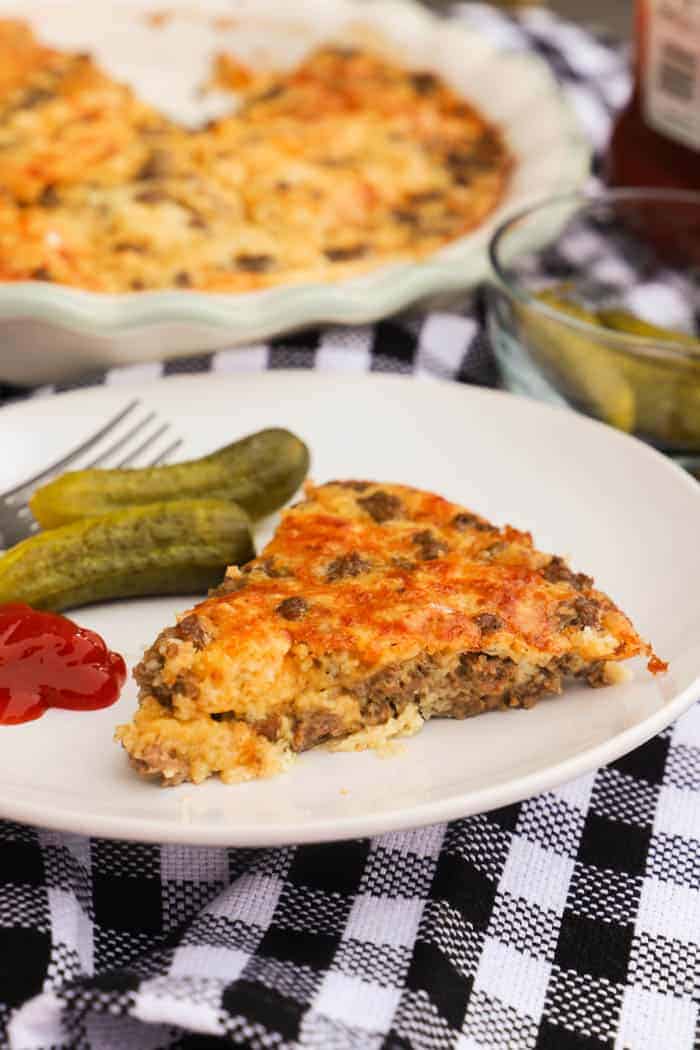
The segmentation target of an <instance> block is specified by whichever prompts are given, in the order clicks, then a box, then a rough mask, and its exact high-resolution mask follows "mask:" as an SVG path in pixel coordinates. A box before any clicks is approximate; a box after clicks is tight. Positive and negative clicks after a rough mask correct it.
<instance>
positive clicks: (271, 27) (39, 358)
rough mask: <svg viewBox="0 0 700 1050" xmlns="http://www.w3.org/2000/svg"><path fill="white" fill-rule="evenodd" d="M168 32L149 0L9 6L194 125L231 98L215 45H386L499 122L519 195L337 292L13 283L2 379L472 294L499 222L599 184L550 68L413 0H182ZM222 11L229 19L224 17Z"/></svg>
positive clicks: (261, 58) (6, 298)
mask: <svg viewBox="0 0 700 1050" xmlns="http://www.w3.org/2000/svg"><path fill="white" fill-rule="evenodd" d="M165 6H166V8H167V11H168V14H169V18H168V20H167V21H166V22H165V24H162V25H154V24H152V20H151V21H149V19H148V13H149V12H150V13H152V12H153V9H154V4H153V3H152V2H149V0H120V2H119V0H96V2H94V3H91V4H89V5H86V4H83V3H80V0H29V2H27V0H0V15H1V16H5V15H16V16H18V17H22V18H25V19H27V20H29V21H30V23H31V24H32V25H33V27H34V29H35V31H37V32H38V33H39V35H40V36H41V37H42V39H44V40H46V41H48V42H49V43H53V44H55V45H56V46H62V47H74V48H78V49H88V50H90V51H91V52H92V53H93V54H94V55H95V56H96V58H97V59H98V61H99V62H100V63H101V64H102V65H103V66H104V67H106V68H107V69H108V70H109V71H110V72H112V73H113V74H114V75H116V76H117V77H119V78H120V79H123V80H126V81H127V82H129V83H131V84H132V85H133V86H134V87H135V88H136V90H137V92H138V93H139V94H140V95H141V97H143V98H145V99H146V100H147V101H149V102H151V103H152V104H154V105H156V106H158V107H159V108H160V109H162V110H163V111H164V112H166V113H167V114H168V115H169V116H171V117H174V118H175V119H178V120H181V121H183V122H184V123H188V124H190V123H196V122H198V121H199V120H202V119H206V118H207V117H208V116H211V115H212V108H211V107H212V106H214V107H218V106H220V105H221V104H222V102H223V100H222V99H220V98H218V99H217V98H216V97H214V98H213V99H212V98H206V99H204V100H203V99H201V98H200V97H198V95H197V86H198V85H199V84H201V82H202V80H203V79H204V74H205V71H206V69H207V67H208V63H209V62H210V59H211V55H212V53H213V52H214V51H218V50H222V49H230V50H231V51H233V52H234V53H235V54H237V55H238V56H240V57H241V58H242V59H243V60H244V61H248V62H249V63H250V64H251V65H253V66H255V65H259V64H261V63H263V64H266V65H268V66H273V67H275V68H279V67H284V66H286V65H293V64H294V63H296V62H297V61H299V59H300V58H301V56H302V55H303V54H304V53H305V52H306V51H308V50H310V49H311V48H313V47H314V46H316V45H318V44H320V43H322V42H323V41H326V40H343V41H347V42H356V43H362V42H363V41H368V40H370V41H372V40H374V41H381V45H382V46H385V45H389V46H390V47H391V49H392V52H393V53H395V54H397V55H398V56H399V57H400V58H401V59H402V60H403V61H405V62H406V63H407V64H409V65H412V66H414V67H419V68H422V69H429V70H431V71H433V72H435V73H438V74H440V75H441V76H443V77H444V78H445V79H446V80H447V81H448V82H449V83H450V84H452V85H453V86H454V87H455V89H456V90H457V91H458V92H460V93H462V94H464V95H465V96H466V97H468V98H469V99H470V100H471V101H473V102H474V103H475V104H476V105H477V107H478V108H479V109H480V110H481V111H482V112H483V113H484V114H485V115H486V116H487V118H490V119H492V120H493V121H495V122H496V123H497V124H499V125H500V126H501V127H502V128H503V130H504V132H505V136H506V140H507V142H508V144H509V146H510V148H511V151H512V153H513V154H514V157H515V169H514V173H513V177H512V179H511V183H510V186H509V188H508V191H507V193H506V195H505V197H504V199H503V200H502V202H501V203H500V205H499V207H498V208H497V209H496V210H495V211H494V212H493V213H492V214H491V216H490V217H489V218H488V220H487V221H486V222H485V223H484V224H483V225H482V226H480V227H479V228H478V229H477V230H475V231H474V232H472V233H470V234H469V235H467V236H465V237H462V238H460V239H459V240H457V241H454V242H453V243H451V244H450V245H448V246H447V247H446V248H444V249H442V250H441V251H439V252H437V253H435V254H434V255H431V256H429V257H428V258H426V259H424V260H422V261H419V262H416V263H412V264H403V263H402V264H399V265H391V266H384V267H381V268H379V269H376V270H374V271H372V272H369V273H367V274H365V275H363V276H361V277H356V278H353V279H351V280H345V281H342V282H338V283H335V284H323V285H322V284H297V285H293V286H292V285H287V286H279V287H275V288H271V289H266V290H263V291H257V292H252V293H245V294H236V295H222V294H213V293H204V292H193V291H182V290H177V291H165V292H133V293H128V294H123V295H106V294H103V293H96V292H89V291H81V290H77V289H73V288H68V287H63V286H60V285H50V284H46V283H44V282H34V281H30V282H18V283H6V284H0V379H3V380H6V381H9V382H17V383H40V382H55V381H60V380H66V379H69V378H71V377H73V376H76V375H78V374H80V373H81V372H85V371H88V370H95V369H99V368H107V367H111V366H114V365H118V364H133V363H136V362H141V361H146V360H155V359H161V358H163V357H166V356H167V357H176V356H179V355H187V354H193V353H201V352H205V351H211V350H217V349H223V348H226V347H231V346H236V345H241V344H250V343H254V342H259V341H261V340H266V339H269V338H272V337H274V336H278V335H280V334H282V333H284V332H288V331H291V330H295V329H299V328H302V327H305V326H308V325H312V324H319V323H333V322H337V323H345V324H360V323H367V322H371V321H374V320H376V319H378V318H380V317H384V316H387V315H389V314H391V313H394V312H396V311H397V310H399V309H402V308H404V307H407V306H408V305H410V304H423V305H426V304H427V303H428V302H430V301H431V300H434V299H435V297H444V296H445V295H450V294H453V293H455V292H459V291H461V290H464V289H466V288H468V287H469V286H471V285H473V284H474V283H475V282H478V281H479V280H481V279H482V278H484V277H485V276H486V274H487V272H488V262H487V256H486V247H487V244H488V240H489V237H490V235H491V233H492V232H493V230H494V229H495V227H496V225H497V224H498V223H499V222H501V221H502V220H503V218H504V217H505V216H506V215H507V214H510V213H511V212H513V211H515V210H517V209H520V208H523V207H524V206H526V205H527V204H528V203H531V202H533V201H534V200H535V199H539V198H542V197H547V196H550V195H552V194H557V193H566V192H570V191H573V190H575V189H577V188H579V187H580V186H581V184H582V183H583V181H584V180H585V178H586V175H587V172H588V168H589V161H590V150H589V147H588V145H587V144H586V142H585V141H584V139H583V136H582V134H581V132H580V130H579V127H578V123H577V120H576V117H575V116H574V114H573V111H572V110H571V108H570V106H569V104H568V103H567V102H566V100H565V99H564V97H563V95H562V94H561V92H560V90H559V88H558V86H557V84H556V81H555V79H554V77H553V75H552V74H551V72H550V71H549V68H548V67H547V65H546V64H545V63H544V62H543V61H542V60H541V59H539V58H538V57H536V56H535V55H532V54H524V53H516V52H509V51H503V50H497V49H496V48H494V47H493V46H492V45H491V44H490V43H489V42H488V41H487V40H486V39H485V38H484V36H483V35H482V34H481V33H479V32H477V31H475V30H472V29H470V28H469V27H468V25H467V24H466V23H464V22H462V21H459V20H455V19H453V20H449V21H448V20H446V19H443V18H440V17H438V16H436V15H433V14H430V13H429V12H427V11H426V10H425V9H423V8H421V7H420V6H419V5H418V4H417V3H415V2H413V0H371V2H370V0H334V2H333V3H332V4H330V3H328V2H327V0H299V2H298V3H296V4H295V5H294V6H293V12H290V8H289V6H288V5H286V4H285V3H284V0H206V2H202V3H199V4H197V5H194V4H191V3H188V2H187V0H172V2H169V3H168V4H167V5H165ZM217 16H219V19H221V17H225V18H226V22H225V23H224V26H225V27H224V28H222V22H221V21H219V22H216V21H215V19H216V18H217Z"/></svg>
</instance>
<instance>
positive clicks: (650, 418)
mask: <svg viewBox="0 0 700 1050" xmlns="http://www.w3.org/2000/svg"><path fill="white" fill-rule="evenodd" d="M598 317H599V319H600V321H601V323H602V324H604V325H606V326H607V327H608V328H611V329H614V330H615V331H617V332H620V333H624V334H625V335H631V336H638V337H641V338H642V339H649V340H652V341H654V340H658V341H659V343H660V344H661V346H660V349H662V347H663V344H664V343H668V342H673V343H676V344H677V345H679V346H681V347H683V348H687V350H688V353H687V354H685V355H684V354H683V353H679V354H678V355H676V356H668V355H664V354H663V353H660V354H659V355H658V356H655V355H654V354H653V353H652V354H649V355H646V356H643V355H641V354H639V355H637V356H636V357H632V356H630V357H629V358H628V359H627V360H626V363H625V373H626V375H627V378H628V380H629V381H630V382H631V383H632V384H633V386H634V389H635V392H636V396H637V429H638V431H639V432H640V433H641V434H644V436H645V437H647V438H649V439H651V440H652V441H655V442H657V443H658V444H660V445H663V446H665V447H671V448H674V447H675V448H682V449H689V448H697V447H698V443H699V442H700V340H698V339H696V338H695V337H694V336H692V335H688V334H687V333H685V332H677V331H674V330H673V329H672V328H662V327H661V326H660V325H655V324H650V323H649V321H643V320H642V319H641V318H639V317H635V315H634V314H631V313H629V311H628V310H625V309H622V308H620V307H617V308H610V309H605V310H600V311H599V313H598Z"/></svg>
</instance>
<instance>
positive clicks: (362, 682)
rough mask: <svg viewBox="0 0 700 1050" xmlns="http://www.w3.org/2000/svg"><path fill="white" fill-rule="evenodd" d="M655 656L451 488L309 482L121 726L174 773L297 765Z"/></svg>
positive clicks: (247, 772) (168, 641) (612, 609)
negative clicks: (323, 746) (295, 760)
mask: <svg viewBox="0 0 700 1050" xmlns="http://www.w3.org/2000/svg"><path fill="white" fill-rule="evenodd" d="M640 654H646V655H648V656H650V655H651V650H650V648H649V646H648V645H647V644H645V643H644V642H643V641H641V639H640V638H639V636H638V635H637V633H636V631H635V630H634V628H633V627H632V625H631V623H630V621H629V620H628V619H627V617H626V616H625V615H624V614H623V613H622V612H621V611H620V610H619V609H618V608H617V607H616V606H615V605H614V604H613V602H612V601H611V600H610V599H609V598H608V597H607V596H606V595H605V594H603V593H602V592H601V591H599V590H597V589H596V588H595V587H594V585H593V580H592V579H591V578H590V577H588V576H585V575H583V574H582V573H576V572H573V571H572V570H571V569H570V568H569V567H568V565H567V564H566V563H565V562H564V561H563V559H561V558H559V557H556V556H552V555H550V554H545V553H542V552H540V551H538V550H536V549H535V548H534V547H533V544H532V538H531V537H530V535H529V534H528V533H523V532H519V531H517V530H516V529H513V528H511V527H510V526H508V525H506V526H505V527H503V528H500V529H499V528H497V527H495V526H494V525H491V524H490V523H489V522H487V521H485V520H484V519H482V518H480V517H479V516H477V515H476V514H473V513H472V512H471V511H468V510H466V509H465V508H463V507H459V506H457V505H455V504H453V503H450V502H448V501H447V500H445V499H442V498H441V497H439V496H436V495H433V494H431V493H428V492H423V491H419V490H417V489H412V488H408V487H405V486H400V485H389V484H379V483H375V482H366V481H343V482H330V483H328V484H327V485H323V486H320V487H314V486H312V485H308V486H307V490H306V499H305V500H303V501H302V502H301V503H299V504H297V505H296V506H294V507H293V508H291V509H289V510H287V511H286V512H284V514H283V518H282V522H281V524H280V526H279V529H278V531H277V533H276V535H275V537H274V538H273V539H272V541H271V542H270V543H269V544H268V546H267V547H266V548H265V550H264V551H263V552H262V554H261V556H260V557H259V558H257V559H255V560H254V561H252V562H251V563H250V564H248V565H246V566H245V567H244V568H243V569H242V570H239V569H237V568H232V569H229V571H228V573H227V576H226V579H225V581H224V583H223V584H222V586H221V587H220V588H219V590H218V591H217V592H216V593H214V594H213V595H212V596H210V597H209V598H208V599H207V600H206V601H204V602H202V603H201V604H200V605H197V606H196V607H195V608H194V609H192V610H190V611H189V612H187V613H185V614H184V615H183V616H182V617H181V618H180V620H179V623H178V624H177V625H176V626H175V627H170V628H168V629H166V630H165V631H163V632H162V633H161V635H160V636H159V638H158V639H157V640H156V642H155V643H154V645H153V646H152V647H151V648H150V649H149V650H148V651H147V652H146V654H145V656H144V658H143V661H142V662H141V663H140V665H139V666H138V667H137V668H136V671H135V676H136V679H137V681H138V683H139V686H140V699H139V709H138V711H137V712H136V715H135V717H134V720H133V722H131V723H130V724H129V725H126V726H122V727H120V728H119V730H118V733H117V736H118V739H119V740H121V742H122V744H123V745H124V747H125V748H126V749H127V751H128V752H129V754H130V756H131V759H132V761H133V764H134V766H135V767H136V769H137V770H138V771H139V772H141V773H143V774H145V775H150V776H155V777H157V778H158V779H159V780H161V782H163V783H166V784H173V783H179V782H181V781H183V780H191V781H194V782H198V781H200V780H203V779H205V778H206V777H208V776H210V775H212V774H216V773H218V774H219V775H220V776H221V778H222V779H223V780H225V781H227V782H233V781H237V780H246V779H250V778H252V777H257V776H265V775H268V774H271V773H274V772H277V771H278V770H280V769H283V768H285V767H286V766H287V765H288V763H289V761H290V759H291V757H292V755H293V754H294V753H295V752H298V751H303V750H305V749H307V748H310V747H313V746H315V745H317V744H319V743H322V742H324V741H326V742H328V741H333V742H335V746H342V747H345V748H360V747H367V746H380V745H382V744H383V743H385V742H386V741H387V740H388V739H390V738H391V737H393V736H396V735H401V734H406V733H410V732H414V731H415V730H417V729H418V728H420V726H421V725H422V723H423V721H424V720H425V719H427V718H430V717H431V716H435V715H437V716H447V717H453V718H465V717H467V716H470V715H475V714H479V713H480V712H483V711H489V710H492V709H494V708H499V707H506V708H512V707H529V706H531V705H532V704H533V703H534V702H535V701H536V700H537V699H539V698H540V697H542V696H544V695H547V694H554V693H559V692H561V690H562V685H563V683H564V680H565V679H566V678H567V677H569V676H575V677H579V678H583V679H585V680H586V681H587V682H588V683H589V684H590V685H593V686H598V685H602V684H605V683H606V682H607V681H610V680H612V678H613V677H614V676H613V674H612V671H613V669H614V668H615V667H616V666H617V664H618V662H619V661H621V660H626V659H628V658H630V657H633V656H637V655H640Z"/></svg>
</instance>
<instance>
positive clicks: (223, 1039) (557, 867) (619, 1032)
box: [0, 6, 700, 1050]
mask: <svg viewBox="0 0 700 1050" xmlns="http://www.w3.org/2000/svg"><path fill="white" fill-rule="evenodd" d="M455 15H456V17H467V18H469V19H470V20H472V22H474V23H475V24H477V25H479V26H480V27H481V28H482V29H483V30H484V31H485V32H487V33H488V34H489V35H491V36H492V38H494V39H495V40H496V41H497V42H499V43H502V44H503V45H505V46H509V47H516V48H523V47H529V48H535V49H536V50H537V51H539V52H540V53H541V54H542V55H544V56H545V57H546V58H547V59H548V61H550V62H551V63H552V66H553V67H554V69H555V71H556V72H557V74H558V75H559V76H560V78H561V80H562V84H563V88H564V90H565V91H566V92H567V94H568V95H569V96H570V97H571V99H572V101H573V103H574V105H575V106H576V108H577V110H578V112H579V113H580V115H581V118H582V120H583V122H584V124H585V126H586V128H587V129H588V131H589V133H590V135H591V137H592V139H593V141H594V143H595V144H596V146H597V147H598V148H600V147H602V145H603V144H604V142H605V139H606V136H607V133H608V129H609V122H610V115H611V111H612V109H614V107H615V106H617V105H619V104H620V103H621V102H622V101H623V99H624V95H625V91H626V89H627V86H628V85H627V79H626V75H625V66H624V62H623V60H622V58H621V57H620V55H619V54H618V53H616V52H615V51H614V50H613V49H611V48H610V47H609V46H608V45H607V44H606V43H605V42H604V41H601V40H598V39H595V38H594V37H592V36H590V35H588V34H586V33H584V32H583V31H582V30H580V29H578V28H576V27H574V26H573V25H569V24H567V23H563V22H561V21H558V20H556V19H555V18H553V17H552V16H550V15H547V14H545V13H544V12H542V11H537V10H534V11H531V12H530V13H528V14H526V15H524V16H523V17H522V19H521V20H519V21H516V20H514V19H510V18H508V17H506V16H504V15H503V14H500V13H498V12H496V11H495V10H494V9H489V8H488V7H486V6H468V7H467V6H465V7H460V8H458V9H457V10H456V12H455ZM290 366H291V367H297V368H311V367H315V368H320V369H326V370H336V371H339V372H342V371H348V370H360V371H364V370H370V369H373V370H378V371H398V372H406V373H416V374H421V373H422V374H429V375H435V376H441V377H452V378H454V379H457V380H459V381H462V382H480V383H484V382H485V383H495V382H496V381H497V376H496V372H495V370H494V367H493V364H492V361H491V358H490V356H489V352H488V347H487V346H486V344H485V341H484V339H483V337H482V334H481V327H480V316H479V302H478V296H477V297H476V298H475V299H472V300H471V301H470V302H469V303H468V304H467V306H466V307H465V310H464V312H463V313H456V312H455V313H452V314H433V315H430V316H428V317H424V318H421V319H419V320H413V321H406V320H405V319H397V320H391V321H386V322H383V323H382V324H379V325H377V326H375V327H373V328H371V329H370V328H367V329H353V330H350V329H343V328H335V329H332V330H326V331H322V332H313V333H305V334H304V335H301V336H294V337H293V338H285V339H280V340H276V341H274V342H273V343H271V344H269V345H265V346H256V347H251V348H248V349H238V350H233V351H230V352H224V353H219V354H216V355H213V356H206V357H197V358H192V359H189V360H185V361H182V360H181V361H177V362H172V363H169V364H165V365H162V364H159V365H146V366H138V367H136V368H126V369H122V370H117V371H114V372H111V373H109V374H108V375H106V376H100V377H91V378H90V380H89V381H90V382H106V383H110V384H118V383H122V382H132V381H134V380H135V379H138V380H140V381H143V382H147V381H148V380H149V379H150V378H153V377H158V376H160V375H162V374H165V375H169V374H172V373H175V372H191V371H207V370H222V371H229V370H236V369H242V370H245V369H261V368H266V367H269V368H278V367H290ZM42 392H43V391H42ZM10 393H12V392H11V391H9V390H5V391H4V395H5V396H7V395H9V394H10ZM231 790H235V788H234V789H231ZM699 952H700V705H696V707H695V708H693V709H691V711H690V712H689V713H688V714H687V715H686V716H685V717H684V718H682V719H681V720H680V721H679V722H677V723H676V724H675V725H674V726H672V727H671V728H669V729H668V730H667V731H666V732H665V733H663V734H661V735H660V736H658V737H656V738H655V739H653V740H651V741H649V742H648V743H647V744H645V745H644V746H643V747H641V748H639V749H638V750H636V751H634V752H633V753H631V754H629V755H627V756H626V757H624V758H622V759H620V760H619V761H617V762H614V763H613V764H612V765H610V766H608V767H606V768H604V769H601V770H599V771H598V772H596V773H594V774H591V775H589V776H586V777H583V778H581V779H579V780H576V781H574V782H572V783H569V784H566V785H564V786H563V787H561V788H559V789H557V790H555V791H552V792H549V793H547V794H544V795H541V796H539V797H537V798H534V799H531V800H529V801H527V802H523V803H522V804H520V805H515V806H510V807H508V808H506V809H501V810H497V811H495V812H492V813H487V814H483V815H481V816H476V817H471V818H469V819H466V820H460V821H455V822H454V823H451V824H448V825H437V826H434V827H429V828H424V829H420V830H417V831H413V832H408V833H401V834H391V835H385V836H382V837H381V838H377V839H374V840H359V841H351V842H345V843H340V844H331V845H323V846H303V847H297V848H288V849H275V850H235V849H229V850H225V849H207V848H194V847H185V846H172V845H161V846H156V845H140V844H128V843H123V842H115V841H99V840H90V839H88V838H84V837H80V836H73V835H61V834H57V833H54V832H48V831H42V830H37V829H32V828H28V827H23V826H20V825H16V824H12V823H7V822H4V823H3V822H0V1046H2V1047H4V1046H8V1047H11V1048H12V1050H50V1048H57V1050H58V1048H61V1050H68V1048H70V1050H85V1048H87V1050H114V1048H119V1050H123V1048H125V1047H126V1048H129V1050H166V1048H168V1050H209V1048H211V1050H213V1048H219V1047H225V1046H243V1047H249V1048H254V1050H263V1048H265V1050H271V1048H275V1050H285V1048H289V1050H292V1048H308V1050H365V1048H368V1050H443V1048H444V1050H448V1048H450V1050H601V1048H611V1050H613V1048H614V1050H691V1048H692V1047H700V1022H699V1020H698V1014H699V1007H700V983H699V981H700V979H699V974H700V959H699V957H698V956H699Z"/></svg>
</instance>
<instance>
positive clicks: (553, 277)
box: [488, 190, 700, 468]
mask: <svg viewBox="0 0 700 1050" xmlns="http://www.w3.org/2000/svg"><path fill="white" fill-rule="evenodd" d="M490 257H491V264H492V267H493V274H494V281H493V284H492V285H491V286H490V287H489V289H488V306H489V309H488V326H489V334H490V338H491V342H492V345H493V348H494V352H495V354H496V358H497V360H498V363H499V365H500V368H501V371H502V375H503V379H504V382H505V384H506V386H507V387H508V388H509V389H510V390H513V391H514V392H516V393H520V394H526V395H529V396H531V397H535V398H538V399H540V400H544V401H549V402H552V403H556V404H566V405H569V406H571V407H572V408H575V409H578V410H579V411H582V412H585V413H587V414H588V415H591V416H594V417H596V418H597V419H600V420H602V421H603V422H605V423H609V424H610V425H612V426H615V427H618V428H619V429H621V430H625V431H627V432H629V433H633V434H636V435H637V436H639V437H641V438H643V439H644V440H645V441H649V442H651V443H652V444H654V445H655V446H656V447H658V448H660V449H662V450H663V451H665V452H668V453H671V454H672V455H674V456H676V457H677V458H678V459H679V460H680V461H682V462H683V463H684V464H685V465H686V466H690V467H691V468H697V467H700V338H698V331H699V329H700V193H686V192H682V191H678V192H677V191H674V190H620V191H616V192H610V193H604V194H600V195H596V196H586V195H576V194H575V195H570V196H564V197H557V198H554V199H550V200H548V201H546V202H544V203H542V204H539V205H536V206H534V207H531V208H529V209H527V210H526V211H523V212H520V213H519V214H517V215H515V216H514V217H513V218H511V219H510V220H508V221H507V222H505V223H504V224H503V225H501V226H500V227H499V228H498V230H497V231H496V232H495V234H494V236H493V238H492V241H491V245H490Z"/></svg>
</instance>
